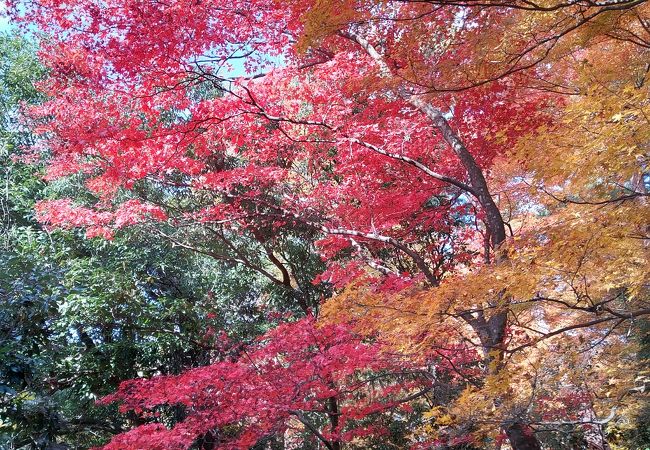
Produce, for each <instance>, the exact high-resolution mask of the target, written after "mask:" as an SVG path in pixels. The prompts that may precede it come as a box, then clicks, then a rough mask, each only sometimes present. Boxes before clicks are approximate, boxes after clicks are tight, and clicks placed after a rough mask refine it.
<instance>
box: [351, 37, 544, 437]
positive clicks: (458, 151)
mask: <svg viewBox="0 0 650 450" xmlns="http://www.w3.org/2000/svg"><path fill="white" fill-rule="evenodd" d="M341 35H342V36H343V37H345V38H347V39H350V40H352V41H354V42H356V43H357V44H359V45H360V46H361V47H362V48H363V49H364V50H365V52H366V53H367V54H368V55H369V56H370V57H372V58H373V60H374V61H375V62H376V63H377V65H378V66H379V69H380V71H381V74H382V76H383V77H387V78H392V77H394V75H393V73H392V70H391V68H390V66H389V65H388V64H387V63H386V61H385V60H384V59H383V57H382V56H381V55H380V54H379V52H377V50H376V49H375V48H374V47H373V46H372V45H371V44H370V43H369V42H368V41H367V40H366V39H365V38H364V37H362V36H359V35H356V34H352V33H346V32H341ZM397 94H398V95H399V96H400V97H401V98H402V99H403V100H404V101H406V102H407V103H409V104H410V105H412V106H413V107H415V108H416V109H417V110H418V111H420V112H421V113H422V114H424V115H425V116H426V117H427V118H428V119H429V120H430V121H431V122H432V124H433V126H434V128H435V129H436V130H437V131H438V132H439V133H440V134H441V136H442V138H443V139H444V140H445V142H446V143H447V145H449V147H450V148H451V150H452V151H453V152H454V154H455V155H456V156H457V157H458V159H459V160H460V162H461V164H462V166H463V168H464V169H465V171H466V173H467V177H468V178H469V188H470V189H469V190H468V193H469V194H471V195H473V196H474V197H475V198H476V199H477V201H478V202H479V204H480V205H481V208H482V209H483V211H484V213H485V226H486V229H487V236H488V238H489V239H490V246H491V247H492V249H493V250H497V249H498V248H499V246H500V245H501V244H502V243H503V242H504V241H505V240H506V230H505V225H504V221H503V217H502V215H501V211H500V210H499V207H498V206H497V204H496V202H495V201H494V198H493V197H492V195H491V194H490V191H489V189H488V185H487V181H486V179H485V176H484V175H483V171H482V170H481V168H480V167H479V165H478V164H477V162H476V160H475V159H474V156H473V155H472V154H471V153H470V151H469V150H468V149H467V147H465V144H464V143H463V141H462V139H461V138H460V137H459V136H458V134H457V133H456V132H455V131H454V129H453V128H452V127H451V125H450V124H449V122H448V121H447V119H446V118H445V116H444V114H443V113H442V111H440V110H439V109H438V108H436V107H434V106H433V105H431V104H429V103H427V102H425V101H424V100H422V99H421V98H420V97H418V96H417V95H415V94H414V93H412V92H410V91H409V89H408V87H407V86H406V85H404V84H402V85H401V86H399V87H398V88H397ZM503 258H504V256H503V255H499V256H497V258H496V263H499V262H500V260H503ZM498 300H499V301H502V300H503V299H498ZM503 303H505V304H504V306H503V307H502V308H500V309H496V310H495V311H494V313H493V314H492V316H491V317H490V318H486V317H485V316H484V315H483V314H482V313H478V314H477V315H474V314H471V313H467V314H462V315H461V316H462V317H463V319H464V320H465V321H467V323H468V324H469V325H470V326H471V327H472V328H473V330H474V331H475V332H476V334H477V335H478V336H479V339H480V341H481V345H482V346H483V350H484V353H485V354H486V356H487V355H490V356H488V357H487V359H488V367H489V371H490V372H491V373H492V374H494V373H497V372H498V371H500V370H501V369H502V361H503V357H504V351H505V342H504V339H505V329H506V325H507V321H508V307H507V301H506V302H503ZM502 427H503V430H504V431H505V433H506V435H507V436H508V439H509V440H510V445H511V447H512V448H513V449H514V450H541V446H540V444H539V441H538V440H537V438H536V437H535V434H534V430H533V429H532V428H531V427H530V426H529V425H528V424H526V423H524V422H522V421H515V422H506V423H504V424H503V425H502Z"/></svg>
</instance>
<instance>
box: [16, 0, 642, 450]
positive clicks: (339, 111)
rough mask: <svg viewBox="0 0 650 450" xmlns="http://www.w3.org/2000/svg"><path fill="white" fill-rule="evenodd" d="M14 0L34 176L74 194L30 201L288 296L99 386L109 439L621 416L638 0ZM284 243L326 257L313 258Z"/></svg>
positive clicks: (638, 185) (633, 200) (511, 424)
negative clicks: (265, 323) (160, 361)
mask: <svg viewBox="0 0 650 450" xmlns="http://www.w3.org/2000/svg"><path fill="white" fill-rule="evenodd" d="M14 8H15V9H14V14H15V15H16V16H17V17H18V18H19V20H21V21H22V22H23V23H24V24H25V25H26V26H27V27H28V28H29V27H33V26H38V28H39V30H40V31H41V32H43V33H46V34H47V35H48V36H50V38H48V39H44V40H43V42H42V50H41V52H42V53H41V57H42V60H43V61H44V62H45V64H46V65H47V67H48V69H49V77H48V78H47V79H46V80H45V81H44V82H43V83H42V85H41V86H40V88H41V89H42V90H43V92H45V93H46V94H47V95H48V100H47V101H46V102H44V103H43V104H42V105H39V106H37V107H33V108H31V109H30V110H29V111H28V114H29V116H30V118H31V119H32V120H33V122H34V123H35V124H37V125H38V129H39V131H40V132H41V133H42V134H43V135H44V136H45V137H46V140H45V141H44V144H42V145H44V146H45V145H46V146H47V152H44V151H43V153H47V156H48V159H47V174H46V178H47V179H48V180H50V181H55V180H58V179H61V178H66V177H79V179H80V180H82V182H83V186H84V188H85V189H87V190H88V192H89V196H88V197H87V198H90V200H86V201H85V202H84V203H80V202H75V201H73V200H72V199H54V200H47V201H43V202H41V203H39V205H38V207H37V214H38V216H39V219H40V220H41V221H42V222H43V223H44V224H46V225H47V226H48V227H50V228H57V227H58V228H83V229H85V230H86V233H87V236H88V237H97V236H101V237H104V238H108V239H110V238H111V236H112V235H113V234H114V233H119V232H120V230H121V229H123V228H125V227H130V226H140V227H144V228H145V229H146V230H148V232H151V233H154V234H156V235H159V236H160V237H161V238H162V239H167V240H170V241H171V242H173V243H174V245H177V246H179V247H183V248H185V249H188V250H191V251H195V252H197V253H199V254H202V255H204V256H207V257H212V258H215V259H217V260H220V261H230V262H231V263H233V264H239V265H242V266H245V267H246V268H248V269H250V270H253V271H255V272H256V273H257V274H258V275H259V276H260V277H261V278H262V279H265V280H267V281H269V282H271V283H273V284H275V285H277V286H279V287H281V288H282V289H284V290H285V291H286V292H287V294H288V296H289V297H290V298H291V301H293V302H295V304H296V305H297V306H298V308H299V309H300V310H301V311H302V313H303V316H304V317H303V318H300V319H297V320H292V321H288V322H286V323H282V324H280V325H279V326H278V327H277V328H274V329H272V330H271V331H269V332H267V333H266V334H264V335H263V336H261V337H260V338H259V340H258V341H257V342H255V343H252V344H247V345H245V344H242V343H239V344H235V343H233V344H232V345H233V350H232V352H230V353H229V356H228V357H225V358H222V359H221V360H219V361H215V363H214V364H212V365H209V366H206V367H201V368H197V369H192V370H188V371H187V372H185V373H184V374H182V375H179V376H164V377H163V376H161V377H155V378H152V379H136V380H132V381H129V382H126V383H124V384H123V385H122V386H121V387H120V389H119V390H118V391H117V392H116V393H115V394H113V395H111V396H109V397H107V398H105V399H104V400H102V401H103V402H112V401H118V402H120V403H121V408H122V410H123V411H125V412H126V411H133V412H134V413H135V415H136V416H138V417H139V419H138V421H137V424H139V426H137V427H134V429H133V430H131V431H128V432H126V433H124V434H121V435H118V436H116V437H115V439H114V440H113V441H112V442H111V443H110V444H108V445H107V446H106V448H114V449H123V448H134V449H135V448H143V449H144V448H152V449H154V448H161V449H162V448H190V447H191V446H192V445H199V446H202V447H201V448H242V449H243V448H252V447H253V446H254V445H256V444H259V443H264V442H266V441H265V440H268V439H271V438H277V437H280V436H282V437H283V439H288V440H291V439H294V440H295V441H296V442H303V443H307V444H305V445H314V446H315V445H317V442H319V443H320V444H318V445H324V446H325V447H326V448H329V449H332V450H333V449H340V448H342V447H343V446H350V447H354V446H357V447H359V448H368V447H369V446H370V445H374V444H372V443H373V442H375V443H376V442H381V440H382V439H389V438H388V437H386V436H387V435H389V434H390V433H391V431H389V429H390V428H391V424H395V423H396V422H400V421H401V422H405V421H406V422H408V426H407V427H406V428H407V431H406V432H403V433H402V440H401V441H400V443H399V444H397V445H399V446H402V447H413V448H442V446H444V445H473V446H475V447H477V448H488V447H495V446H498V445H501V443H502V442H508V443H509V445H510V446H511V447H512V448H514V449H526V450H527V449H541V448H542V446H546V447H553V446H555V447H553V448H563V447H562V446H563V445H568V444H566V441H562V439H564V437H563V436H566V435H567V434H568V435H570V436H574V437H575V436H577V437H575V439H578V440H579V442H580V443H579V444H576V445H578V446H579V448H600V449H605V448H609V445H614V444H615V443H616V433H617V432H618V433H622V432H623V431H620V430H625V429H627V428H629V427H631V426H632V425H631V424H633V423H634V420H635V417H636V416H637V414H638V413H639V410H640V409H641V408H642V405H643V401H644V392H645V390H646V386H647V383H648V382H649V379H648V373H647V370H646V371H644V369H643V360H642V359H640V357H639V348H638V346H637V343H636V342H637V340H636V339H637V337H638V336H639V335H640V333H642V331H640V330H641V328H642V327H640V324H641V323H643V321H645V320H646V318H647V316H648V315H649V314H650V305H649V303H648V282H649V280H648V270H647V267H648V239H649V238H650V236H649V235H648V232H649V231H648V223H650V209H649V208H648V185H649V179H648V145H649V144H648V141H649V139H650V131H649V130H650V126H649V123H648V114H650V112H649V111H648V83H647V79H646V78H647V75H648V68H649V67H650V66H648V64H647V63H646V61H647V58H648V48H650V31H649V30H650V27H649V23H650V18H649V17H648V8H647V5H645V4H644V3H643V2H639V1H634V0H624V1H611V2H608V1H605V2H591V1H579V2H568V3H562V2H553V1H549V2H541V3H534V2H519V1H516V0H513V1H511V0H506V1H494V2H491V1H490V2H478V3H477V2H472V1H458V2H447V1H423V2H410V1H406V2H403V1H395V2H393V1H353V0H344V1H329V2H328V1H320V0H315V1H301V2H286V1H257V0H253V1H250V0H249V1H233V2H220V1H216V0H203V1H194V0H192V1H189V0H177V1H173V2H168V3H161V2H143V1H140V0H108V1H101V2H99V1H93V0H79V1H72V2H60V1H57V0H44V1H41V2H39V3H31V2H24V3H23V2H16V4H15V5H14ZM39 150H42V149H39V148H36V149H34V151H36V152H38V151H39ZM297 241H300V242H306V243H308V245H309V246H311V247H309V248H310V249H311V250H310V251H313V252H317V253H318V254H319V255H320V257H321V258H322V259H323V260H324V261H325V262H326V264H327V269H326V270H325V271H324V272H323V273H321V274H320V275H318V276H317V277H316V278H315V279H310V280H305V279H304V277H302V276H301V263H300V261H296V260H294V259H292V257H291V256H288V255H289V251H288V250H287V248H288V247H289V246H290V245H291V243H295V242H297ZM315 285H318V286H327V287H331V288H333V292H334V295H333V296H332V297H331V298H329V299H324V298H321V297H320V296H316V295H315V294H312V292H313V291H312V290H310V289H311V288H312V287H313V286H315ZM171 406H175V407H179V406H180V407H181V409H182V410H183V414H182V415H181V416H182V417H180V418H178V419H177V420H175V421H174V422H173V423H166V424H165V423H164V422H165V421H164V420H163V418H164V417H166V416H165V414H166V413H165V408H169V407H171ZM608 430H609V431H608ZM616 430H619V431H616ZM608 433H610V434H609V436H608ZM608 441H609V443H608Z"/></svg>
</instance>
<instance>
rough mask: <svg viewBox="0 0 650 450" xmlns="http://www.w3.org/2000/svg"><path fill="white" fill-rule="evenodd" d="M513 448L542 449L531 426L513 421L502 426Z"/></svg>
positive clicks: (525, 449)
mask: <svg viewBox="0 0 650 450" xmlns="http://www.w3.org/2000/svg"><path fill="white" fill-rule="evenodd" d="M504 430H505V432H506V435H507V436H508V440H509V441H510V446H511V447H512V449H513V450H542V447H541V446H540V445H539V441H537V438H536V437H535V433H534V431H533V429H532V428H531V427H529V426H528V425H526V424H524V423H522V422H515V423H513V424H511V425H507V426H505V427H504Z"/></svg>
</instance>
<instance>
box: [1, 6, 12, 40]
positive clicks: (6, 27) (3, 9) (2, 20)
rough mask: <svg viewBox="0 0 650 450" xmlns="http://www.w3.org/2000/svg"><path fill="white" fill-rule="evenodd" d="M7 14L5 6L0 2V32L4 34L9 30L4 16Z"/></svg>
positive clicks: (7, 20)
mask: <svg viewBox="0 0 650 450" xmlns="http://www.w3.org/2000/svg"><path fill="white" fill-rule="evenodd" d="M6 13H7V5H5V3H4V2H3V1H1V0H0V32H2V33H4V32H5V31H9V30H11V28H12V27H11V24H10V23H9V18H8V17H7V16H6V15H5V14H6Z"/></svg>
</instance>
